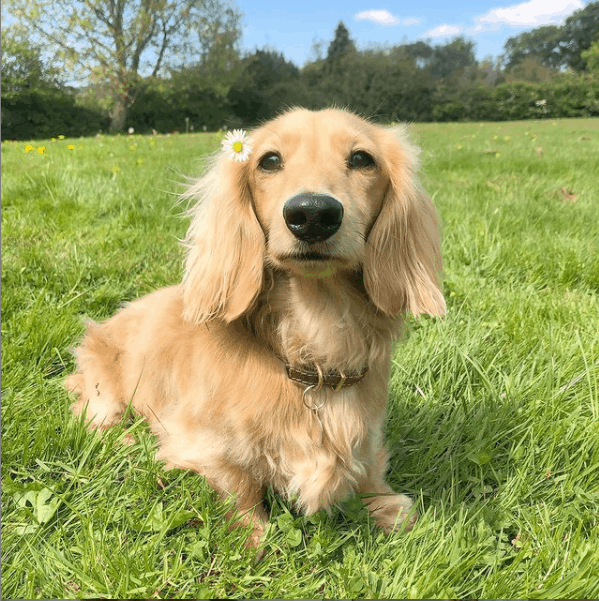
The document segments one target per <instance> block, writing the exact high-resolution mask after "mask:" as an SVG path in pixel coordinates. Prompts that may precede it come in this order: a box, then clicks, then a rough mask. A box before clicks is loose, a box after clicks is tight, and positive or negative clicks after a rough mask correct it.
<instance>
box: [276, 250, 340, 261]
mask: <svg viewBox="0 0 599 601" xmlns="http://www.w3.org/2000/svg"><path fill="white" fill-rule="evenodd" d="M283 259H291V260H293V261H334V260H335V259H336V257H333V256H332V255H330V254H328V253H323V252H318V251H314V250H309V251H303V252H297V253H290V254H288V255H286V256H285V257H283Z"/></svg>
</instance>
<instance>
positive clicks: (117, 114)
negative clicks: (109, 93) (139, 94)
mask: <svg viewBox="0 0 599 601" xmlns="http://www.w3.org/2000/svg"><path fill="white" fill-rule="evenodd" d="M126 119H127V104H126V102H125V98H123V96H122V95H121V94H119V95H118V96H117V98H115V100H114V106H113V107H112V110H111V111H110V131H111V132H119V131H123V129H124V128H125V120H126Z"/></svg>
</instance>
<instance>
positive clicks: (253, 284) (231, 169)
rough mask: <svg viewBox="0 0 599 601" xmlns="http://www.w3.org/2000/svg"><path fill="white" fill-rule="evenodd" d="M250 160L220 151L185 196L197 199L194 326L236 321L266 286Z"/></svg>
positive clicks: (191, 290) (190, 296) (191, 257)
mask: <svg viewBox="0 0 599 601" xmlns="http://www.w3.org/2000/svg"><path fill="white" fill-rule="evenodd" d="M248 169H249V161H247V162H237V161H234V160H232V159H230V158H229V157H228V155H226V154H225V153H224V152H223V151H221V152H220V153H219V154H218V155H217V156H216V157H215V159H214V163H213V165H212V167H211V168H209V169H208V171H207V173H206V174H205V175H204V176H202V178H201V179H200V180H199V181H198V182H196V183H195V184H194V185H193V186H191V188H190V189H189V190H188V191H187V192H186V193H185V194H184V195H183V197H184V198H194V199H197V200H198V202H197V204H196V205H195V206H194V208H192V209H191V210H190V211H189V214H190V215H191V217H192V222H191V225H190V227H189V230H188V232H187V237H186V239H185V243H186V246H187V258H186V264H185V277H184V280H183V287H184V297H183V299H184V311H183V316H184V318H185V319H187V320H188V321H191V322H192V323H195V324H201V323H204V322H206V321H208V320H210V319H223V320H224V321H226V322H230V321H233V320H234V319H236V318H237V317H239V316H241V315H242V314H243V313H245V312H246V311H247V310H248V309H249V308H250V307H251V305H252V303H253V302H254V300H255V299H256V297H257V295H258V293H259V292H260V289H261V287H262V279H263V270H264V267H263V265H264V250H265V243H264V234H263V232H262V229H261V227H260V224H259V223H258V220H257V218H256V215H255V213H254V209H253V206H252V199H251V193H250V188H249V184H248Z"/></svg>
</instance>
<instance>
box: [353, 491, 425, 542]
mask: <svg viewBox="0 0 599 601" xmlns="http://www.w3.org/2000/svg"><path fill="white" fill-rule="evenodd" d="M364 505H366V507H367V508H368V511H369V513H370V515H372V517H374V519H375V521H376V525H377V526H378V527H379V528H381V529H382V530H383V531H384V532H385V533H386V534H389V533H390V532H392V531H393V530H404V531H405V532H408V531H409V530H411V529H412V528H413V527H414V524H415V523H416V520H417V519H418V512H417V511H416V510H415V509H414V503H413V502H412V499H410V498H409V497H406V495H399V494H390V495H377V496H375V497H370V498H367V499H364Z"/></svg>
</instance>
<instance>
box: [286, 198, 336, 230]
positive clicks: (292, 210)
mask: <svg viewBox="0 0 599 601" xmlns="http://www.w3.org/2000/svg"><path fill="white" fill-rule="evenodd" d="M283 217H284V219H285V223H286V224H287V227H288V228H289V231H290V232H291V233H292V234H293V235H294V236H295V237H296V238H299V239H300V240H303V241H304V242H322V241H323V240H327V239H328V238H330V237H331V236H332V235H333V234H334V233H335V232H336V231H337V230H338V229H339V228H340V227H341V221H342V220H343V205H342V204H341V203H340V202H339V201H337V200H335V199H334V198H332V197H331V196H325V195H324V194H298V195H297V196H294V197H293V198H291V199H289V200H288V201H287V202H286V203H285V206H284V207H283Z"/></svg>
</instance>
